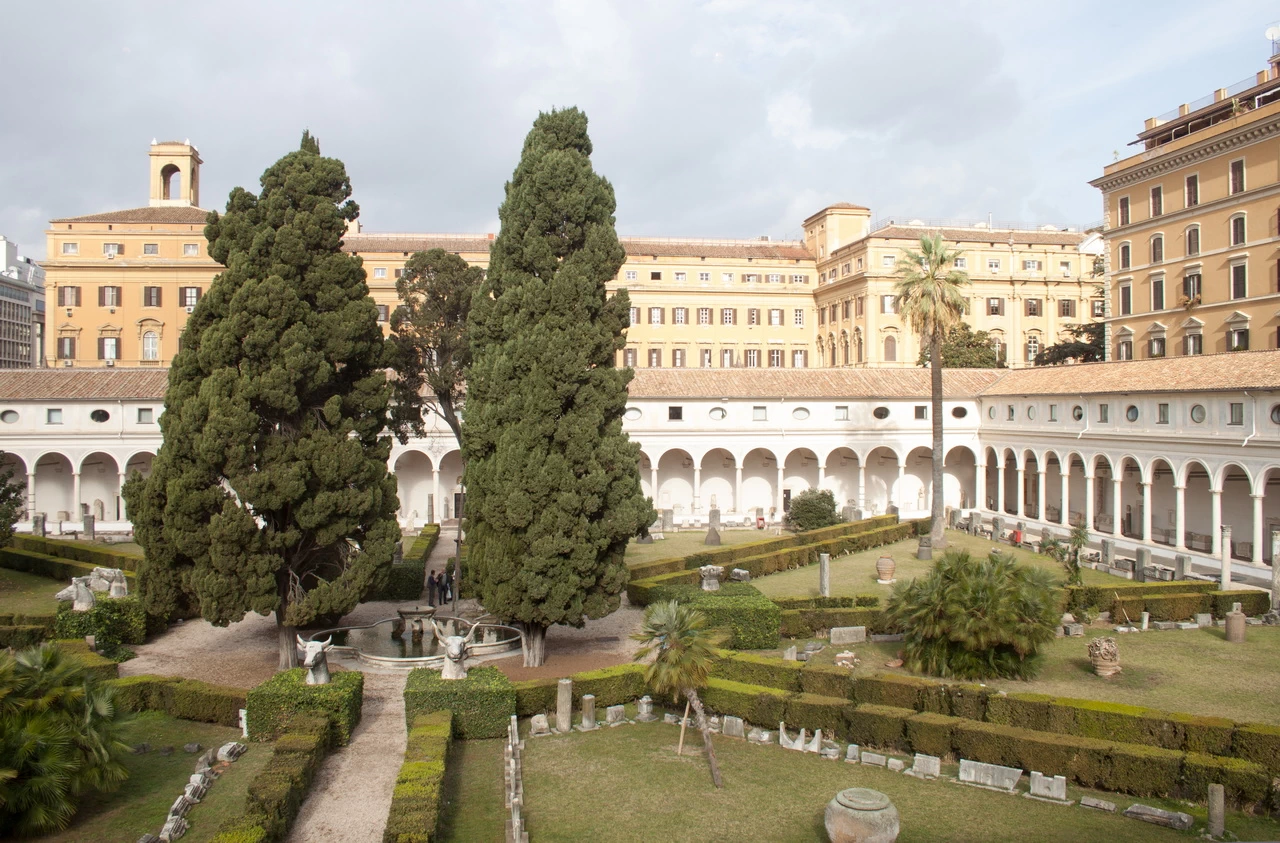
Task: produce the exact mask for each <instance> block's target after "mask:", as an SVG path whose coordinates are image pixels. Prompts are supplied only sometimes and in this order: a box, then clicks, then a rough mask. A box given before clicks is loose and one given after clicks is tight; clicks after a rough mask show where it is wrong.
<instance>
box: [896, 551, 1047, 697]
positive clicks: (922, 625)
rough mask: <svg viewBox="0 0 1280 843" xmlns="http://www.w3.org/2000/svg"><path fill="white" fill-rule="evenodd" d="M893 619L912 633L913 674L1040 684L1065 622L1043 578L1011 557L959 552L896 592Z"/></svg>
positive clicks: (909, 659) (907, 646)
mask: <svg viewBox="0 0 1280 843" xmlns="http://www.w3.org/2000/svg"><path fill="white" fill-rule="evenodd" d="M887 611H888V614H889V617H890V618H891V619H892V620H893V621H895V622H896V623H898V624H900V625H901V626H902V627H903V629H904V630H905V634H906V640H905V643H904V646H903V657H904V661H905V662H906V665H907V668H908V669H909V670H911V671H913V672H917V673H928V674H931V675H934V676H944V677H956V678H960V679H985V678H989V677H1004V678H1017V679H1029V678H1031V677H1033V676H1035V674H1036V671H1037V670H1038V668H1039V661H1040V658H1039V652H1038V651H1039V648H1040V647H1041V646H1042V645H1043V644H1045V643H1047V642H1048V641H1050V640H1052V639H1053V631H1054V627H1055V626H1057V624H1058V617H1059V616H1058V601H1057V599H1056V598H1055V596H1054V592H1053V589H1052V587H1051V585H1050V580H1049V576H1048V574H1046V573H1045V572H1044V571H1042V570H1039V569H1035V568H1029V567H1024V566H1020V565H1018V564H1017V563H1016V562H1015V561H1014V559H1013V557H1011V556H1008V555H1005V554H1000V553H996V552H993V553H992V554H991V555H990V556H989V557H987V558H986V559H984V560H981V561H978V560H974V559H972V558H971V557H970V556H969V554H968V552H967V551H956V550H949V551H947V552H946V553H945V554H944V555H943V557H942V559H941V560H939V561H938V562H937V563H936V564H935V565H934V566H933V569H932V570H931V571H930V572H929V574H928V575H927V576H925V577H922V578H920V579H916V580H912V581H911V582H910V583H907V584H905V585H899V586H897V587H896V588H895V589H894V592H893V596H892V597H891V598H890V600H889V605H888V610H887Z"/></svg>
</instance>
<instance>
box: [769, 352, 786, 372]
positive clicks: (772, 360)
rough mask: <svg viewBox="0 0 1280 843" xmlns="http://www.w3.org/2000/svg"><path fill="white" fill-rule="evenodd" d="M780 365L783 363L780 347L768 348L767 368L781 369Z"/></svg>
mask: <svg viewBox="0 0 1280 843" xmlns="http://www.w3.org/2000/svg"><path fill="white" fill-rule="evenodd" d="M782 365H783V364H782V349H780V348H771V349H769V368H771V369H781V368H782Z"/></svg>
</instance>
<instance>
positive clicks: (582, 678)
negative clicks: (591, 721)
mask: <svg viewBox="0 0 1280 843" xmlns="http://www.w3.org/2000/svg"><path fill="white" fill-rule="evenodd" d="M644 671H645V666H644V665H642V664H620V665H617V666H615V667H605V668H601V669H600V670H588V671H585V672H583V673H575V674H573V676H572V677H570V678H572V679H573V699H574V702H575V703H581V702H582V697H583V695H584V694H592V695H594V696H595V698H596V707H597V708H600V707H602V706H610V705H622V704H623V703H628V702H631V701H632V700H638V699H640V698H641V697H643V696H644V694H645V683H644Z"/></svg>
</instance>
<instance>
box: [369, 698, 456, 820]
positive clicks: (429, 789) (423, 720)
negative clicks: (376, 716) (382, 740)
mask: <svg viewBox="0 0 1280 843" xmlns="http://www.w3.org/2000/svg"><path fill="white" fill-rule="evenodd" d="M452 739H453V716H452V714H451V713H450V712H449V711H447V710H446V711H437V712H435V713H433V714H422V715H419V716H418V717H417V718H415V719H414V721H413V728H411V729H410V730H409V741H408V746H407V747H406V749H405V753H404V764H402V765H401V766H400V772H399V774H398V775H397V776H396V786H395V789H394V790H392V791H391V809H390V811H388V813H387V825H386V828H385V830H384V831H383V833H382V839H383V841H384V843H430V841H431V840H434V839H436V832H437V829H438V828H439V825H440V806H441V790H442V785H443V784H444V771H445V765H446V764H447V763H448V760H449V749H450V746H451V744H452Z"/></svg>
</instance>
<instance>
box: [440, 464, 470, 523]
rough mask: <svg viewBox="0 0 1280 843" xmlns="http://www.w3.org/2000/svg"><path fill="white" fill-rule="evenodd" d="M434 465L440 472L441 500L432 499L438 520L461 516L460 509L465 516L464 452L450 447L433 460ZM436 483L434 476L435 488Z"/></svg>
mask: <svg viewBox="0 0 1280 843" xmlns="http://www.w3.org/2000/svg"><path fill="white" fill-rule="evenodd" d="M433 465H435V466H436V467H437V469H438V471H439V472H440V500H439V501H435V500H434V499H433V500H432V510H433V512H434V513H435V517H436V522H437V523H439V522H440V521H441V520H446V519H454V518H458V517H460V516H459V511H460V510H461V515H462V516H465V515H466V512H465V508H464V506H463V498H464V492H463V488H462V452H461V451H460V450H458V449H457V448H448V449H446V450H445V451H444V452H443V453H442V454H440V455H439V457H436V458H435V459H434V460H433ZM434 484H435V478H434V476H433V477H432V485H433V488H434ZM433 494H434V492H433Z"/></svg>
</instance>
